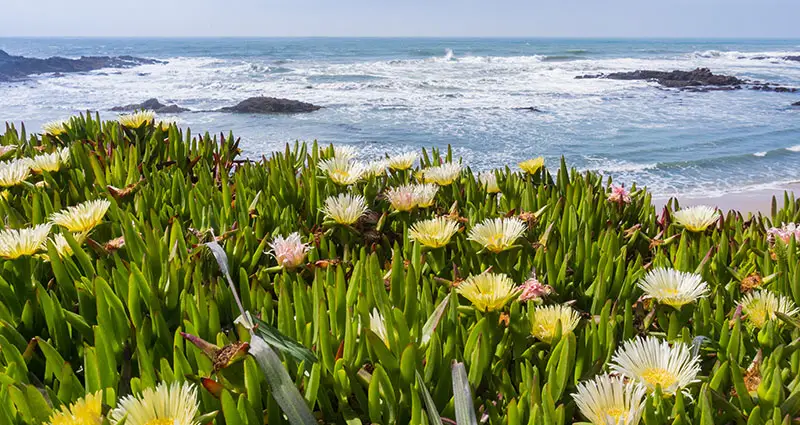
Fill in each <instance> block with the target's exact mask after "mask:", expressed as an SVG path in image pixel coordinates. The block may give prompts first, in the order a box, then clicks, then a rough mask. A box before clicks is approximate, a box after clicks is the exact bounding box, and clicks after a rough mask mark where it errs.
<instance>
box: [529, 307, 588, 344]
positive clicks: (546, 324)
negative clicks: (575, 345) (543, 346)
mask: <svg viewBox="0 0 800 425" xmlns="http://www.w3.org/2000/svg"><path fill="white" fill-rule="evenodd" d="M580 321H581V316H580V315H579V314H578V312H577V311H575V309H573V308H572V307H570V306H566V305H561V304H556V305H548V306H543V307H536V309H535V310H533V313H531V334H532V335H533V336H535V337H536V338H537V339H538V340H539V341H542V342H546V343H548V344H549V343H550V342H552V341H553V338H554V337H555V336H556V330H557V328H558V323H559V322H561V333H562V334H566V333H567V332H572V331H573V330H575V328H576V327H578V324H579V323H580Z"/></svg>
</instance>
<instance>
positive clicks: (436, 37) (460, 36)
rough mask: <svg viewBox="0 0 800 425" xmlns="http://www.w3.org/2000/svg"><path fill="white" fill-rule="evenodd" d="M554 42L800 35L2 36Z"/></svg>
mask: <svg viewBox="0 0 800 425" xmlns="http://www.w3.org/2000/svg"><path fill="white" fill-rule="evenodd" d="M47 38H50V39H59V38H61V39H172V40H176V39H194V40H204V39H420V40H424V39H452V40H465V39H472V40H481V39H487V40H489V39H523V40H524V39H530V40H532V39H551V40H556V39H558V40H800V36H785V37H784V36H780V37H777V36H558V35H0V40H2V39H47Z"/></svg>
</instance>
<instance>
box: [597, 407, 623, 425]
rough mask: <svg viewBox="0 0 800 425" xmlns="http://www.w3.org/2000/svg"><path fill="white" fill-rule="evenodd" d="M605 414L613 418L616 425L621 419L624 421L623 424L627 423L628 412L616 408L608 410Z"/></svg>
mask: <svg viewBox="0 0 800 425" xmlns="http://www.w3.org/2000/svg"><path fill="white" fill-rule="evenodd" d="M603 414H605V415H606V417H609V418H611V419H612V420H613V422H614V423H615V424H616V423H619V422H620V419H622V422H627V420H628V412H627V411H625V410H623V409H621V408H619V407H616V406H614V407H608V408H606V409H605V410H603Z"/></svg>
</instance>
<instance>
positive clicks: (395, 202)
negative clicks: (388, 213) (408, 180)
mask: <svg viewBox="0 0 800 425" xmlns="http://www.w3.org/2000/svg"><path fill="white" fill-rule="evenodd" d="M384 196H385V197H386V200H387V201H389V204H390V205H391V206H392V208H394V209H395V210H397V211H411V210H413V209H414V208H416V206H417V199H419V197H418V196H417V187H416V186H415V185H410V184H406V185H403V186H398V187H391V188H389V189H387V190H386V193H385V194H384Z"/></svg>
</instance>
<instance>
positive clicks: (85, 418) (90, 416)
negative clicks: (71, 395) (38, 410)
mask: <svg viewBox="0 0 800 425" xmlns="http://www.w3.org/2000/svg"><path fill="white" fill-rule="evenodd" d="M101 423H103V403H102V394H101V393H100V392H96V393H94V394H89V395H87V396H86V397H84V398H81V399H78V400H77V401H75V402H74V403H72V404H70V405H69V406H67V405H62V406H61V409H59V410H57V411H55V412H53V414H52V415H51V416H50V421H49V422H48V425H100V424H101Z"/></svg>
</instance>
